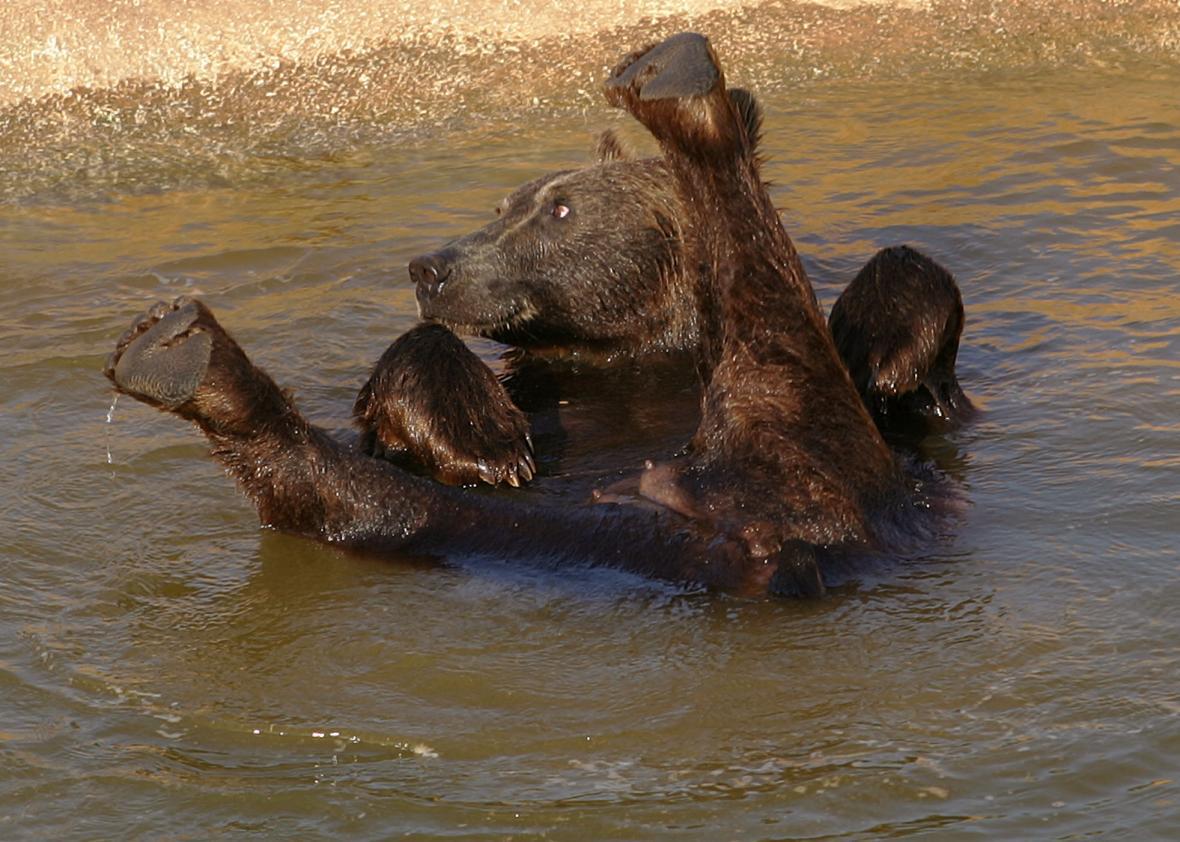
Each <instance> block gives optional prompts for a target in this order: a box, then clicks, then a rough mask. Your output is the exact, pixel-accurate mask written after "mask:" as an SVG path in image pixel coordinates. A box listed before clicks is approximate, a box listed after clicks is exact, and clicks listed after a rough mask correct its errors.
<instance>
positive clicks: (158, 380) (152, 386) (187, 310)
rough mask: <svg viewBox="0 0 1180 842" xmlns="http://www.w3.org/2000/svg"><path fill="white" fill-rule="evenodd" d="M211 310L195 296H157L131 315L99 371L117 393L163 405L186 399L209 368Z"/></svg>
mask: <svg viewBox="0 0 1180 842" xmlns="http://www.w3.org/2000/svg"><path fill="white" fill-rule="evenodd" d="M205 316H209V318H212V316H211V314H210V313H209V311H208V308H206V307H205V306H204V305H203V304H201V303H200V302H199V301H196V300H195V299H191V298H187V297H181V298H177V299H176V300H175V301H173V302H172V303H171V304H168V303H166V302H163V301H160V302H157V303H156V304H153V305H152V306H151V307H150V308H148V310H147V311H146V312H144V313H142V314H140V315H139V316H137V317H136V318H135V320H134V321H132V323H131V327H129V328H128V329H127V331H126V332H124V334H123V335H122V336H121V337H120V338H119V341H118V343H117V344H116V345H115V350H114V351H113V352H112V353H111V355H110V356H109V357H108V358H107V361H106V365H105V366H104V367H103V374H105V375H106V376H107V378H108V379H110V381H111V382H112V383H114V384H115V388H116V389H118V390H119V391H120V392H124V393H126V394H129V395H131V396H132V397H135V398H138V399H140V400H143V401H147V402H149V403H153V404H157V405H159V406H161V407H163V408H165V409H175V408H176V407H178V406H180V405H181V404H183V403H185V402H187V401H189V400H191V399H192V398H193V396H194V395H195V394H196V390H197V387H198V386H200V384H201V380H202V379H203V378H204V376H205V372H206V370H207V369H208V367H209V360H210V356H211V354H212V350H213V338H212V337H211V336H210V335H209V334H208V332H207V331H206V329H205V327H204V326H203V325H202V324H200V322H201V321H202V319H203V317H205Z"/></svg>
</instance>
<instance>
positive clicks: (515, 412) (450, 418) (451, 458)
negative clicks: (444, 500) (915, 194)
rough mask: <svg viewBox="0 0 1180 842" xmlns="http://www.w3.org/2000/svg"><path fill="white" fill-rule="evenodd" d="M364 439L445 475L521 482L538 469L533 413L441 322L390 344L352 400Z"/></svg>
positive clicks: (461, 481)
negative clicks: (531, 428) (530, 418)
mask: <svg viewBox="0 0 1180 842" xmlns="http://www.w3.org/2000/svg"><path fill="white" fill-rule="evenodd" d="M353 419H354V421H355V423H356V425H357V427H358V428H359V429H360V430H361V434H362V435H361V446H362V448H363V449H364V450H365V451H366V452H368V453H369V454H370V455H373V456H380V457H384V458H388V459H390V460H392V461H395V462H399V463H402V464H403V465H404V467H407V468H410V469H413V470H418V471H422V472H425V473H428V474H430V475H431V476H433V477H434V478H435V479H437V480H439V481H440V482H445V483H449V484H456V485H473V484H475V483H478V482H486V483H488V484H490V485H499V484H501V483H506V484H508V485H511V486H513V487H519V486H520V485H521V484H523V483H526V482H528V481H529V480H531V479H532V478H533V475H534V474H535V473H536V463H535V462H534V460H533V453H532V440H531V439H530V438H529V423H528V418H527V417H526V416H525V414H524V413H523V412H521V411H520V409H519V408H517V406H516V405H515V404H514V403H513V402H512V399H511V398H510V397H509V396H508V393H507V392H506V391H505V389H504V386H503V385H502V384H501V383H500V381H499V380H497V379H496V377H495V375H494V374H492V372H491V370H490V369H489V368H488V367H487V366H486V365H484V363H483V361H482V360H480V359H479V357H477V356H476V355H475V354H473V353H472V352H471V350H470V349H468V348H467V346H466V345H464V344H463V342H462V341H461V340H460V339H459V338H458V337H456V336H455V335H454V334H453V333H451V332H450V331H449V330H447V329H446V328H445V327H442V326H441V325H434V324H427V325H420V326H419V327H416V328H414V329H413V330H411V331H410V332H409V333H407V334H405V335H404V336H402V337H401V338H400V339H398V340H397V341H396V342H394V343H393V345H391V346H390V347H389V350H387V351H386V352H385V354H384V355H383V356H382V357H381V359H380V361H378V363H377V365H376V367H375V368H374V370H373V374H372V376H371V377H370V378H369V380H368V382H367V383H365V385H364V386H362V387H361V390H360V393H359V394H358V395H357V399H356V404H355V405H354V406H353Z"/></svg>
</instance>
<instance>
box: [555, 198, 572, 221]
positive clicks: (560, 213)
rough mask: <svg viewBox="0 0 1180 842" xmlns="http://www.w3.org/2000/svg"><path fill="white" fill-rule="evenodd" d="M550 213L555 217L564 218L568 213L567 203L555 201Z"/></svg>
mask: <svg viewBox="0 0 1180 842" xmlns="http://www.w3.org/2000/svg"><path fill="white" fill-rule="evenodd" d="M550 213H552V214H553V216H554V217H555V218H557V219H565V218H566V217H567V216H569V215H570V208H569V205H563V204H562V203H561V202H557V203H556V204H555V205H553V210H551V211H550Z"/></svg>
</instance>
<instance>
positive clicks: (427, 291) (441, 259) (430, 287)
mask: <svg viewBox="0 0 1180 842" xmlns="http://www.w3.org/2000/svg"><path fill="white" fill-rule="evenodd" d="M450 276H451V263H450V261H449V260H447V257H446V255H445V254H442V253H441V252H435V253H434V254H424V255H422V256H421V257H415V258H414V259H413V260H411V261H410V280H412V281H413V282H414V285H415V286H416V287H417V288H418V289H417V296H418V300H419V301H426V300H429V299H431V298H434V297H435V296H437V295H438V294H439V293H441V292H442V291H443V287H444V286H446V284H447V278H449V277H450Z"/></svg>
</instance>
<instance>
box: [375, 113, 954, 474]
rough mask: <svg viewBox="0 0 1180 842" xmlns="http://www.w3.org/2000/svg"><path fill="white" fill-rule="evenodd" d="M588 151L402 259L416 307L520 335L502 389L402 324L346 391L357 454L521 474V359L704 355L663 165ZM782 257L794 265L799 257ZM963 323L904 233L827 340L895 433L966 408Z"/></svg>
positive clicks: (605, 138) (863, 281)
mask: <svg viewBox="0 0 1180 842" xmlns="http://www.w3.org/2000/svg"><path fill="white" fill-rule="evenodd" d="M728 96H729V97H730V100H731V103H732V105H733V107H734V110H735V112H736V113H737V114H738V116H739V119H740V120H741V121H742V123H743V124H744V126H745V130H746V135H747V137H748V139H749V142H750V144H751V148H752V149H753V150H755V151H756V149H757V146H758V142H759V137H760V134H761V128H762V127H761V112H760V109H759V107H758V104H757V102H756V101H755V100H754V98H753V97H752V96H751V95H750V94H749V93H747V92H746V91H743V90H730V91H729V92H728ZM596 157H597V162H596V163H595V164H594V165H593V166H589V167H585V168H582V169H577V170H563V171H559V172H555V173H550V174H548V175H545V176H542V177H541V178H538V179H536V180H534V181H532V182H530V183H528V184H526V185H524V186H523V187H521V188H519V189H517V190H516V191H514V192H513V193H512V194H511V195H510V196H508V197H507V198H506V199H505V200H504V201H503V202H502V203H501V204H500V206H499V207H498V208H497V209H496V212H497V218H496V220H494V221H493V222H491V223H490V224H488V225H486V226H484V227H483V228H480V229H479V230H477V231H475V232H473V233H471V234H468V235H466V236H464V237H461V238H459V239H457V240H455V241H453V242H451V243H449V244H447V245H446V246H445V247H444V248H442V249H441V250H439V251H436V252H433V253H430V254H426V255H423V256H420V257H417V258H415V259H414V260H412V261H410V264H409V273H410V276H411V279H412V280H413V281H414V283H415V287H416V296H417V301H418V307H419V314H420V315H421V316H422V317H423V318H424V319H426V320H428V321H430V322H433V323H438V324H442V325H446V326H448V327H450V328H452V329H454V330H456V331H459V332H461V333H468V334H476V335H480V336H484V337H488V338H491V339H494V340H496V341H498V342H501V343H504V344H507V345H511V346H515V348H517V349H520V351H521V352H522V354H517V355H516V356H515V357H514V359H513V371H515V372H516V374H517V375H518V376H516V377H514V378H512V381H511V383H512V386H513V387H514V388H513V389H512V390H511V396H510V394H509V393H508V392H505V391H504V390H501V389H498V388H497V387H496V385H495V384H494V383H492V382H490V381H489V375H488V373H487V372H486V371H484V370H482V368H483V367H482V366H481V365H480V364H479V362H478V360H476V359H475V358H474V357H473V356H471V355H470V354H466V353H464V352H463V349H460V348H458V347H457V345H452V346H451V347H453V348H454V349H455V354H456V358H455V359H453V360H448V361H446V362H445V363H443V362H440V360H441V357H439V356H438V354H437V353H435V352H436V351H438V350H439V348H438V346H440V343H442V342H443V339H442V337H441V336H440V335H439V334H438V333H437V332H436V331H426V332H425V333H424V334H423V335H422V336H419V335H418V332H417V331H411V333H409V334H407V335H406V336H403V337H402V338H401V339H399V340H398V341H397V342H396V343H395V344H394V345H393V346H392V347H391V348H390V349H389V350H388V351H387V352H386V353H385V354H384V355H383V357H382V358H381V360H380V362H378V364H377V365H376V367H375V369H374V371H373V374H372V376H371V378H370V380H369V382H368V383H366V384H365V386H364V387H363V389H362V390H361V393H360V395H359V396H358V398H357V402H356V405H355V407H354V418H355V420H356V423H357V426H358V427H359V428H360V429H361V432H362V440H363V442H364V446H365V447H366V448H367V449H368V452H370V453H373V454H374V455H379V454H386V455H388V456H390V457H392V458H394V460H395V461H397V463H398V464H401V465H403V466H404V467H407V468H410V469H412V470H416V471H419V472H422V473H426V474H430V475H433V476H434V477H435V478H436V479H440V480H442V481H444V482H450V483H461V484H462V483H466V484H470V483H474V482H476V481H484V482H490V483H492V484H496V483H499V482H504V483H507V484H510V485H513V486H518V485H520V484H521V483H523V482H527V481H528V480H529V479H531V478H532V475H533V473H534V471H535V468H536V466H535V463H534V461H533V454H532V452H531V442H530V441H529V440H528V439H527V437H526V436H525V435H524V431H525V430H526V429H527V423H528V421H527V419H526V418H525V416H524V415H523V414H522V413H519V412H512V411H511V408H510V407H511V405H512V403H513V402H514V401H515V402H517V403H520V402H521V398H522V397H523V398H525V400H527V399H528V396H527V394H524V393H527V392H529V391H530V386H531V385H532V383H531V381H530V378H529V377H527V376H519V375H520V374H522V372H521V371H519V368H520V366H519V364H520V363H521V362H522V361H527V362H528V363H530V364H531V367H528V368H527V369H526V372H523V373H527V371H531V372H533V373H535V372H536V370H537V366H536V364H537V363H538V362H542V361H554V365H553V366H552V368H553V369H554V371H551V372H547V373H546V374H547V375H549V376H550V379H552V377H553V376H557V377H560V374H561V373H565V372H568V370H569V368H570V367H571V366H574V367H580V368H582V369H585V368H586V367H588V366H601V365H609V364H616V363H621V364H630V365H637V364H643V365H650V364H654V361H658V362H661V363H671V364H677V363H678V362H679V363H680V364H689V365H690V364H691V362H688V361H690V360H692V359H695V358H699V357H700V355H701V353H702V351H703V350H704V349H702V347H701V346H702V337H704V336H708V335H712V334H715V333H716V327H715V326H714V327H712V328H709V329H706V322H707V321H708V320H709V319H710V318H714V319H715V318H716V313H715V307H714V306H713V299H712V298H711V293H710V292H709V291H708V290H704V289H702V288H701V284H700V274H699V273H698V272H696V271H695V270H694V269H693V267H691V265H690V263H688V262H686V259H685V245H684V240H685V238H684V226H685V220H686V214H685V210H684V208H683V206H682V203H681V200H680V197H679V196H678V195H677V192H676V189H675V184H674V182H673V179H672V178H671V175H670V173H669V170H668V165H667V164H666V162H665V161H664V160H663V159H662V158H647V159H640V160H633V159H631V158H630V157H629V156H628V155H627V154H626V153H625V152H624V150H623V148H622V146H621V145H620V143H619V142H618V140H617V139H616V137H615V136H614V134H613V133H610V132H607V133H605V134H603V135H602V136H601V137H600V139H599V143H598V147H597V156H596ZM791 260H792V262H793V269H794V270H795V271H796V272H797V273H798V274H799V275H800V276H803V275H804V272H803V267H802V265H800V264H799V263H798V257H797V256H795V255H793V256H792V257H791ZM962 325H963V307H962V299H961V296H960V293H959V289H958V286H957V285H956V283H955V280H954V278H953V277H952V276H951V274H950V273H949V272H947V271H946V270H945V269H943V268H942V267H941V266H939V265H938V264H937V263H935V262H934V261H933V260H931V259H930V258H928V257H926V256H924V255H922V254H920V253H918V252H916V251H914V250H913V249H910V248H908V247H906V246H900V247H896V248H891V249H885V250H883V251H881V252H879V253H878V254H877V255H876V256H875V257H874V258H873V259H872V260H870V261H869V263H868V264H867V265H866V266H865V268H864V269H863V270H862V271H861V272H860V274H858V275H857V276H856V278H855V279H854V280H853V281H852V283H851V284H849V286H848V288H847V289H846V290H845V291H844V293H843V294H842V295H841V296H840V299H839V300H838V301H837V303H836V305H835V306H834V307H833V309H832V315H831V322H830V326H831V329H832V330H833V332H834V334H835V337H836V347H837V350H838V351H839V353H840V355H841V357H842V358H843V360H844V362H845V365H846V366H847V367H848V369H849V372H850V373H851V374H852V378H853V382H854V383H855V384H856V386H857V388H858V390H859V391H860V393H861V396H862V398H863V399H864V401H865V404H866V406H867V407H868V408H869V410H870V412H871V413H872V415H873V417H874V420H875V421H876V422H877V423H878V425H879V426H880V427H881V429H882V431H883V432H887V433H889V434H890V435H891V436H892V437H893V439H894V440H895V441H898V440H901V441H902V443H905V442H906V441H907V437H908V440H912V439H913V438H916V437H920V436H922V435H924V434H925V433H927V432H928V431H930V430H931V429H939V428H941V429H945V428H947V427H949V426H951V425H953V424H954V423H956V422H957V421H959V420H961V419H962V418H963V417H965V416H966V413H967V412H968V411H969V410H970V404H969V402H968V401H967V398H966V396H965V395H964V394H963V392H962V390H961V389H960V388H959V385H958V381H957V380H956V378H955V357H956V353H957V350H958V343H959V336H960V333H961V331H962ZM427 348H429V349H430V351H427V350H425V349H427ZM419 364H420V365H422V366H424V367H423V368H422V369H421V370H416V369H415V368H414V367H415V366H416V365H419ZM707 367H708V366H706V368H707ZM559 369H560V370H561V372H560V373H558V370H559ZM484 388H486V389H488V390H489V391H488V392H487V393H486V396H485V399H484V400H482V401H481V400H463V401H449V403H448V413H447V414H446V417H445V418H441V417H440V416H439V415H438V414H437V410H438V408H439V404H440V401H441V400H445V399H446V397H447V396H450V395H463V396H470V395H475V394H478V391H479V390H480V389H484ZM419 389H420V390H421V391H418V390H419ZM485 409H486V411H485ZM398 431H413V434H412V435H406V434H403V433H401V432H398Z"/></svg>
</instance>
